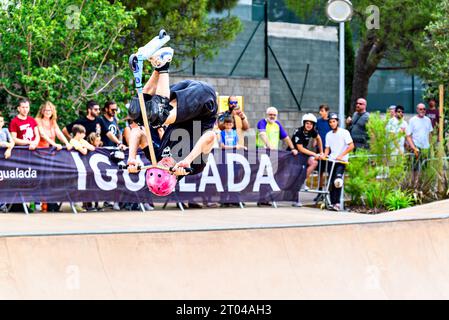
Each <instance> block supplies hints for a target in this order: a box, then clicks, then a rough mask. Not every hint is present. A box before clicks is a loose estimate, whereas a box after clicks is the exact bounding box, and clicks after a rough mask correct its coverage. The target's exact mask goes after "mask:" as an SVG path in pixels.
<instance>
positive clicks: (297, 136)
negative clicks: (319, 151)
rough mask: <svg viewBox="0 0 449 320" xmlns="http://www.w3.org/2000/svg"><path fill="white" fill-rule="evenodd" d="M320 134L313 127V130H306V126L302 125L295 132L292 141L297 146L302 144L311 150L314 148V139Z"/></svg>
mask: <svg viewBox="0 0 449 320" xmlns="http://www.w3.org/2000/svg"><path fill="white" fill-rule="evenodd" d="M317 136H318V132H317V131H316V130H315V129H313V130H312V131H305V130H304V127H300V128H298V129H296V130H295V132H293V136H292V141H293V145H294V146H295V148H297V146H296V145H298V144H301V145H302V146H303V147H304V148H306V149H307V150H310V151H314V150H313V139H315V138H316V137H317Z"/></svg>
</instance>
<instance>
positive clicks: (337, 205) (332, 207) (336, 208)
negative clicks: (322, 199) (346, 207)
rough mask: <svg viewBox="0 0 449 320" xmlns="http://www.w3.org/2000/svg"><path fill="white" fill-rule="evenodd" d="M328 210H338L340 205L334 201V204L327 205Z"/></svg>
mask: <svg viewBox="0 0 449 320" xmlns="http://www.w3.org/2000/svg"><path fill="white" fill-rule="evenodd" d="M329 210H331V211H340V205H339V204H338V203H336V204H334V205H331V206H330V207H329Z"/></svg>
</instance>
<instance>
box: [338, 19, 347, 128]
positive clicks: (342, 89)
mask: <svg viewBox="0 0 449 320" xmlns="http://www.w3.org/2000/svg"><path fill="white" fill-rule="evenodd" d="M339 47H340V48H339V53H340V81H339V84H340V89H339V103H338V117H339V119H340V127H341V128H344V127H345V23H344V22H340V39H339Z"/></svg>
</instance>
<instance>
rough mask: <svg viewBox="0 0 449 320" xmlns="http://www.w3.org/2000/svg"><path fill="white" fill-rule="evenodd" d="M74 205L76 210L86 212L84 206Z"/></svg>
mask: <svg viewBox="0 0 449 320" xmlns="http://www.w3.org/2000/svg"><path fill="white" fill-rule="evenodd" d="M74 207H75V210H76V211H77V212H86V209H84V207H80V206H79V205H77V204H76V205H75V206H74Z"/></svg>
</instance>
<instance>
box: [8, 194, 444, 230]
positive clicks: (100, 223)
mask: <svg viewBox="0 0 449 320" xmlns="http://www.w3.org/2000/svg"><path fill="white" fill-rule="evenodd" d="M446 217H449V200H447V201H440V202H436V203H432V204H427V205H424V206H420V207H415V208H410V209H405V210H400V211H396V212H392V213H383V214H378V215H366V214H357V213H348V212H344V213H343V212H332V211H322V210H319V209H314V208H307V207H303V208H293V207H291V206H290V204H289V203H280V204H279V207H278V208H276V209H275V208H270V207H263V208H259V207H257V206H255V205H254V204H253V205H251V204H249V205H248V207H247V208H245V209H240V208H225V209H188V210H186V211H185V212H184V213H182V212H181V211H180V210H177V209H176V208H175V207H170V208H169V209H168V210H156V211H150V212H146V213H142V212H114V211H112V212H103V213H80V214H76V215H75V214H71V213H58V214H54V213H46V214H43V213H37V214H30V215H28V216H27V215H25V214H1V215H0V236H20V235H52V234H53V235H67V234H86V233H88V234H98V233H140V232H144V233H146V232H165V231H199V230H229V229H257V228H279V227H307V226H308V227H310V226H322V225H340V224H358V223H374V222H388V221H398V220H416V219H438V218H446Z"/></svg>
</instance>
